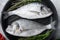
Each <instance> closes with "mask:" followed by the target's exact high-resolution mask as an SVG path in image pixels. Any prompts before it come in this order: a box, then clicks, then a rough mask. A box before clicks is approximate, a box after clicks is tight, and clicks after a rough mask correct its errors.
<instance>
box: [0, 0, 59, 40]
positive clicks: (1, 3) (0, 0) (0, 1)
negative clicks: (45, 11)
mask: <svg viewBox="0 0 60 40" xmlns="http://www.w3.org/2000/svg"><path fill="white" fill-rule="evenodd" d="M7 1H8V0H0V33H2V34H3V35H4V33H3V31H2V28H1V11H2V10H3V8H4V6H5V4H6V2H7ZM51 1H52V2H53V4H54V5H55V7H56V9H57V12H58V17H59V24H60V0H51ZM59 24H58V30H57V34H56V35H57V36H56V37H57V38H60V25H59ZM4 36H5V35H4ZM5 37H6V36H5ZM6 39H7V38H6ZM7 40H8V39H7Z"/></svg>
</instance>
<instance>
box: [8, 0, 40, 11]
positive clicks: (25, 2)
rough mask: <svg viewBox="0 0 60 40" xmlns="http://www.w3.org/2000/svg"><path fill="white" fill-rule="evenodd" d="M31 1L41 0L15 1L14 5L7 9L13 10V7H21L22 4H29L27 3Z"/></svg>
mask: <svg viewBox="0 0 60 40" xmlns="http://www.w3.org/2000/svg"><path fill="white" fill-rule="evenodd" d="M32 2H38V3H40V2H41V0H21V1H20V2H17V3H15V5H13V6H11V7H10V8H9V9H8V10H7V11H11V10H14V9H16V8H18V7H21V6H23V5H26V4H29V3H32Z"/></svg>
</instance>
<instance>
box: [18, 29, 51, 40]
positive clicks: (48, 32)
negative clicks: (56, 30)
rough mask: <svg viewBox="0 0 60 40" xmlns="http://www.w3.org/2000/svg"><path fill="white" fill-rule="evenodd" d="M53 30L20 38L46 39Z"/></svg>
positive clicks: (30, 39) (25, 39) (26, 39)
mask: <svg viewBox="0 0 60 40" xmlns="http://www.w3.org/2000/svg"><path fill="white" fill-rule="evenodd" d="M51 32H52V30H50V31H47V32H46V33H45V34H41V35H36V36H32V37H28V38H20V39H18V40H45V39H46V38H47V37H48V36H49V35H50V34H51Z"/></svg>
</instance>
